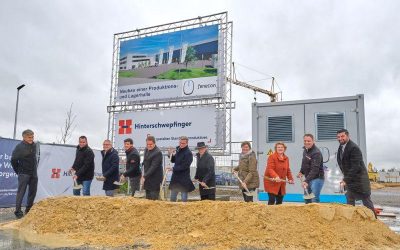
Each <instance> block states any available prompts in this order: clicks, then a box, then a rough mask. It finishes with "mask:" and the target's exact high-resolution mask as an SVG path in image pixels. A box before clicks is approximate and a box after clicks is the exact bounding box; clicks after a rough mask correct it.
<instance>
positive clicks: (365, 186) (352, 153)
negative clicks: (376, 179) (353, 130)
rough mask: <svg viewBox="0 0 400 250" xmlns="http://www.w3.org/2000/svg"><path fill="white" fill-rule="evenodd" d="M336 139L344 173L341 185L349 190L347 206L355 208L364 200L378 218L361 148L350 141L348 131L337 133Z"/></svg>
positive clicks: (343, 130) (339, 159) (340, 165)
mask: <svg viewBox="0 0 400 250" xmlns="http://www.w3.org/2000/svg"><path fill="white" fill-rule="evenodd" d="M336 138H337V140H338V141H339V144H340V145H339V149H338V153H337V162H338V164H339V167H340V170H341V171H342V173H343V180H342V181H341V183H340V185H341V186H343V187H345V188H346V189H347V192H346V199H347V204H349V205H353V206H354V205H355V202H356V200H362V203H363V205H364V206H366V207H367V208H369V209H371V210H372V212H373V213H374V215H375V217H376V213H375V209H374V204H373V203H372V200H371V186H370V183H369V178H368V172H367V168H366V167H365V164H364V160H363V156H362V153H361V150H360V148H359V147H358V146H357V144H355V143H354V142H353V141H352V140H350V138H349V131H347V129H341V130H339V131H337V133H336Z"/></svg>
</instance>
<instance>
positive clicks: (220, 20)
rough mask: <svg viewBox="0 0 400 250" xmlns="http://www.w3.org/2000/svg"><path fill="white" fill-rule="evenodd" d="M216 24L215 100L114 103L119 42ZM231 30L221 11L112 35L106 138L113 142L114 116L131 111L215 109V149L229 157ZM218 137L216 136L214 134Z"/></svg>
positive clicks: (195, 99) (231, 26) (209, 98)
mask: <svg viewBox="0 0 400 250" xmlns="http://www.w3.org/2000/svg"><path fill="white" fill-rule="evenodd" d="M214 24H218V25H219V34H220V35H221V36H220V38H221V37H222V38H223V43H219V44H222V47H223V48H222V49H221V48H218V58H221V59H223V60H220V61H221V62H223V65H222V66H219V67H218V69H222V70H221V71H222V72H219V73H218V83H219V87H220V92H219V93H220V95H216V96H215V97H210V96H206V97H201V96H199V97H197V98H193V99H187V100H185V99H181V100H156V101H153V102H151V103H146V102H140V101H138V102H132V101H128V102H118V101H117V94H118V92H117V91H118V71H119V59H120V58H119V57H120V55H119V50H120V43H121V41H125V40H129V39H135V38H143V37H147V36H154V35H159V34H165V33H170V32H175V31H181V30H186V29H193V28H198V27H203V26H205V25H214ZM232 31H233V24H232V22H228V13H227V12H221V13H217V14H213V15H207V16H199V17H197V18H192V19H187V20H183V21H178V22H172V23H167V24H162V25H157V26H152V27H148V28H143V29H136V30H132V31H128V32H122V33H117V34H114V42H113V60H112V72H111V88H110V102H109V105H108V106H107V112H108V113H109V118H108V130H107V131H108V132H107V138H108V139H110V140H112V141H113V142H114V131H115V126H116V119H115V116H116V114H118V113H121V112H131V111H146V110H156V109H171V108H182V107H193V106H215V107H216V108H217V109H218V110H221V111H222V110H223V112H220V113H221V115H220V117H218V119H219V121H220V122H217V126H222V127H217V128H216V131H217V133H222V138H223V142H222V143H221V145H223V147H222V148H216V149H215V150H216V151H219V152H220V153H221V154H230V152H231V138H232V136H231V126H232V119H231V115H232V113H231V110H232V109H233V108H235V102H232V91H231V89H232V83H231V82H230V81H227V79H232V77H233V70H232ZM217 138H218V134H217Z"/></svg>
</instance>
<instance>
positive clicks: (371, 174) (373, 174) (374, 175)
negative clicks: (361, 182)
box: [368, 162, 378, 182]
mask: <svg viewBox="0 0 400 250" xmlns="http://www.w3.org/2000/svg"><path fill="white" fill-rule="evenodd" d="M368 178H369V180H370V181H373V182H377V181H378V171H377V170H376V169H374V168H373V166H372V163H371V162H370V163H368Z"/></svg>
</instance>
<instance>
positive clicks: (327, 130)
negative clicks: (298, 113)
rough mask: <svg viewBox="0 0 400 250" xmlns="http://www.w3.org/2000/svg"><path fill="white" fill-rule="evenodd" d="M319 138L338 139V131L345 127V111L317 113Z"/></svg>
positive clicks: (320, 139)
mask: <svg viewBox="0 0 400 250" xmlns="http://www.w3.org/2000/svg"><path fill="white" fill-rule="evenodd" d="M315 120H316V121H315V123H316V126H317V140H319V141H322V140H336V132H337V131H338V130H339V129H342V128H345V124H344V113H317V114H315Z"/></svg>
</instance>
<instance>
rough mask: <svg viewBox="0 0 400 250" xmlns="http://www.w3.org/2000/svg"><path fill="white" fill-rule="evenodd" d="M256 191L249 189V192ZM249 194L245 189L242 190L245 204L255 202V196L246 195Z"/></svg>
mask: <svg viewBox="0 0 400 250" xmlns="http://www.w3.org/2000/svg"><path fill="white" fill-rule="evenodd" d="M254 190H256V189H255V188H249V191H250V192H251V191H254ZM245 192H247V191H246V190H245V189H242V194H243V199H244V201H245V202H253V196H248V195H246V194H245Z"/></svg>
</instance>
